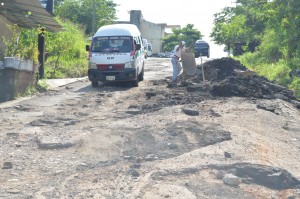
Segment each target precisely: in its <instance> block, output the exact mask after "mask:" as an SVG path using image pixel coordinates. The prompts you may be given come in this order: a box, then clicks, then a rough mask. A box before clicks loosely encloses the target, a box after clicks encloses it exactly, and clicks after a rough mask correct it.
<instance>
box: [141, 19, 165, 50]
mask: <svg viewBox="0 0 300 199" xmlns="http://www.w3.org/2000/svg"><path fill="white" fill-rule="evenodd" d="M140 31H141V34H142V36H143V38H145V39H147V40H148V43H152V52H153V54H157V53H159V52H163V43H162V40H161V39H162V38H163V37H164V36H165V24H155V23H151V22H148V21H146V20H144V19H142V20H141V24H140Z"/></svg>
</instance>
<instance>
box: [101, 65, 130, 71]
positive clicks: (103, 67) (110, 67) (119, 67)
mask: <svg viewBox="0 0 300 199" xmlns="http://www.w3.org/2000/svg"><path fill="white" fill-rule="evenodd" d="M124 66H125V64H97V68H98V70H124Z"/></svg>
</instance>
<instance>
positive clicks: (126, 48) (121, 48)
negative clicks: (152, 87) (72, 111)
mask: <svg viewBox="0 0 300 199" xmlns="http://www.w3.org/2000/svg"><path fill="white" fill-rule="evenodd" d="M86 50H87V51H89V65H88V77H89V80H90V81H91V82H92V86H93V87H97V86H98V82H99V81H101V82H108V81H130V82H132V83H133V86H136V87H137V86H138V83H139V81H142V80H143V79H144V62H145V56H144V46H143V41H142V37H141V33H140V31H139V30H138V28H137V27H136V25H133V24H113V25H106V26H102V27H101V28H99V30H98V31H97V32H96V33H95V35H94V36H93V39H92V43H91V46H89V45H87V46H86Z"/></svg>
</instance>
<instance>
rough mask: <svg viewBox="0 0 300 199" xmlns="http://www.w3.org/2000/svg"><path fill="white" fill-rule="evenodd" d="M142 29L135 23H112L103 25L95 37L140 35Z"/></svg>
mask: <svg viewBox="0 0 300 199" xmlns="http://www.w3.org/2000/svg"><path fill="white" fill-rule="evenodd" d="M140 34H141V33H140V31H139V29H138V28H137V26H136V25H134V24H112V25H106V26H102V27H100V28H99V29H98V31H97V32H96V34H95V35H94V37H96V36H115V35H119V36H122V35H124V36H128V35H132V36H135V35H140Z"/></svg>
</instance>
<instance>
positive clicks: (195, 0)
mask: <svg viewBox="0 0 300 199" xmlns="http://www.w3.org/2000/svg"><path fill="white" fill-rule="evenodd" d="M113 2H114V3H116V4H118V5H119V6H117V18H118V20H120V21H129V17H130V16H129V13H128V11H130V10H141V11H142V15H143V17H144V19H145V20H146V21H149V22H153V23H166V24H168V25H180V26H181V27H182V28H183V27H185V26H186V25H187V24H194V28H195V29H198V30H199V31H200V32H201V34H202V35H204V37H203V39H204V40H205V41H207V42H208V43H209V44H210V53H211V57H213V58H219V57H223V56H226V55H227V54H226V53H225V52H224V51H223V49H224V46H219V45H216V44H214V43H213V42H212V41H211V38H210V37H209V35H210V33H211V32H212V28H213V20H214V17H213V15H214V14H215V13H217V12H220V11H221V10H222V8H225V7H233V6H235V2H234V0H205V1H204V0H113Z"/></svg>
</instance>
